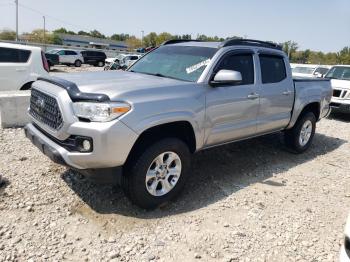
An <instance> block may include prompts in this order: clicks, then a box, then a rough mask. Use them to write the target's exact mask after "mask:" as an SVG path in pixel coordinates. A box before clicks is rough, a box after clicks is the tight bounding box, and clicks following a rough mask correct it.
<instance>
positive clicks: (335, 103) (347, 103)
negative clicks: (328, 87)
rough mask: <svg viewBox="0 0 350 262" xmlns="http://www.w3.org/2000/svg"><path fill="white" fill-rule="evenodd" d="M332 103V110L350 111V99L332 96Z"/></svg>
mask: <svg viewBox="0 0 350 262" xmlns="http://www.w3.org/2000/svg"><path fill="white" fill-rule="evenodd" d="M330 105H331V108H332V111H336V112H343V113H350V99H339V98H335V97H332V100H331V104H330Z"/></svg>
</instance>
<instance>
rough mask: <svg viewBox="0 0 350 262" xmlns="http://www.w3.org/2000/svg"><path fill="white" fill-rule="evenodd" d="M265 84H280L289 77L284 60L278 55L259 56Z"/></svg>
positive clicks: (262, 78)
mask: <svg viewBox="0 0 350 262" xmlns="http://www.w3.org/2000/svg"><path fill="white" fill-rule="evenodd" d="M259 58H260V68H261V80H262V83H263V84H269V83H278V82H281V81H282V80H284V79H285V78H286V77H287V72H286V66H285V63H284V59H283V57H281V56H278V55H259Z"/></svg>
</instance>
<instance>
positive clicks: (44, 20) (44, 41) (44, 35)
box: [43, 16, 46, 45]
mask: <svg viewBox="0 0 350 262" xmlns="http://www.w3.org/2000/svg"><path fill="white" fill-rule="evenodd" d="M43 19H44V45H45V33H46V32H45V31H46V25H45V22H46V21H45V16H43Z"/></svg>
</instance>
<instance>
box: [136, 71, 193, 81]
mask: <svg viewBox="0 0 350 262" xmlns="http://www.w3.org/2000/svg"><path fill="white" fill-rule="evenodd" d="M129 72H133V73H139V74H145V75H150V76H158V77H164V78H170V79H175V80H180V81H185V82H191V81H189V80H184V79H181V78H176V77H173V76H167V75H163V74H161V73H146V72H137V71H133V70H129Z"/></svg>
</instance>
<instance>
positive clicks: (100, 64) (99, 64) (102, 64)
mask: <svg viewBox="0 0 350 262" xmlns="http://www.w3.org/2000/svg"><path fill="white" fill-rule="evenodd" d="M104 65H105V63H104V62H103V61H98V62H97V66H98V67H102V66H104Z"/></svg>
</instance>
